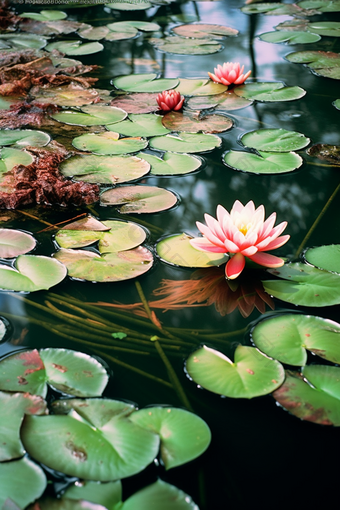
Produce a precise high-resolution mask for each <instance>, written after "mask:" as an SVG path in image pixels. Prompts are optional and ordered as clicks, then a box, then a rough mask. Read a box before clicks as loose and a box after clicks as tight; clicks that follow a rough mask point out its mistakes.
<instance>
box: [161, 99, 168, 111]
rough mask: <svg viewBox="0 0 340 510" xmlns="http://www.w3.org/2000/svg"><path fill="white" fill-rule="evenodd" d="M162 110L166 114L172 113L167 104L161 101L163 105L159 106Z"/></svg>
mask: <svg viewBox="0 0 340 510" xmlns="http://www.w3.org/2000/svg"><path fill="white" fill-rule="evenodd" d="M159 106H160V107H161V108H162V110H164V111H165V112H167V111H170V108H169V107H168V105H167V104H166V103H163V101H161V104H160V105H159Z"/></svg>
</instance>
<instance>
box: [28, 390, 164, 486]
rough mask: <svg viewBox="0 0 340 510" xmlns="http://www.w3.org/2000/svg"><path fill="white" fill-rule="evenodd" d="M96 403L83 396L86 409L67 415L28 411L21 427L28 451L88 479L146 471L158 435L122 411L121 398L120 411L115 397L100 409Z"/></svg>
mask: <svg viewBox="0 0 340 510" xmlns="http://www.w3.org/2000/svg"><path fill="white" fill-rule="evenodd" d="M97 402H98V401H97V400H96V399H94V400H92V401H90V400H86V401H83V409H82V408H81V407H80V410H79V411H76V410H74V409H72V410H71V411H70V412H69V414H68V415H58V414H56V415H50V416H41V417H39V418H40V419H39V420H35V419H34V418H35V417H33V416H28V417H27V420H25V423H24V425H23V427H22V430H21V434H22V441H23V444H24V447H25V448H26V450H27V451H28V453H29V454H30V455H31V456H32V457H33V458H35V459H36V460H38V461H39V462H43V463H44V464H45V465H46V466H48V467H49V468H52V469H54V470H57V471H61V472H63V473H65V474H67V475H70V476H76V477H78V478H82V479H85V480H99V481H110V480H117V479H121V478H125V477H127V476H132V475H134V474H136V473H139V472H140V471H142V470H143V469H144V468H145V467H146V466H147V465H148V464H150V463H151V462H152V461H153V460H154V458H155V457H156V455H157V452H158V448H159V437H158V435H156V434H154V433H152V432H150V431H148V430H146V429H145V428H142V427H139V426H138V425H136V424H135V423H133V422H132V421H130V420H129V418H128V416H127V417H125V416H124V414H122V412H119V410H120V409H121V403H120V402H118V412H117V413H116V415H114V414H113V413H112V411H111V408H112V406H113V403H114V401H108V400H105V399H101V400H100V405H101V409H99V408H98V405H97ZM106 402H108V407H107V405H106ZM92 406H95V408H96V409H97V417H95V416H94V415H93V412H92V411H91V408H92ZM84 407H85V408H84ZM105 411H106V414H105ZM98 413H100V414H98Z"/></svg>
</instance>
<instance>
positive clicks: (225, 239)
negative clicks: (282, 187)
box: [190, 200, 290, 279]
mask: <svg viewBox="0 0 340 510" xmlns="http://www.w3.org/2000/svg"><path fill="white" fill-rule="evenodd" d="M264 215H265V210H264V206H263V205H260V207H258V208H257V209H255V205H254V202H253V201H250V202H248V203H247V204H246V205H245V206H244V205H243V204H241V202H239V201H238V200H236V202H235V203H234V205H233V207H232V208H231V211H230V213H229V212H228V211H227V210H226V209H225V208H224V207H222V206H221V205H219V206H218V207H217V220H216V219H215V218H213V217H212V216H210V215H209V214H205V215H204V218H205V221H206V223H207V224H206V225H203V223H200V222H199V221H198V222H197V223H196V224H197V227H198V229H199V230H200V232H201V233H202V234H203V236H204V237H196V238H194V239H191V241H190V243H191V244H192V246H193V247H194V248H196V249H197V250H200V251H210V252H214V253H229V254H231V255H233V256H232V257H231V258H230V259H229V260H228V262H227V265H226V269H225V274H226V277H227V278H228V279H234V278H237V277H238V276H239V274H241V272H242V270H243V268H244V266H245V262H246V261H245V257H248V258H249V259H250V260H252V261H253V262H256V264H260V265H261V266H265V267H280V266H283V264H284V260H282V259H281V258H279V257H275V256H274V255H271V254H269V253H264V252H265V251H267V250H275V248H279V247H280V246H282V245H283V244H285V243H286V242H287V241H288V239H289V237H290V236H289V235H284V236H281V237H279V236H280V234H281V233H282V232H283V231H284V229H285V228H286V226H287V222H286V221H284V222H282V223H280V224H279V225H277V226H276V227H274V223H275V220H276V213H273V214H271V215H270V216H269V218H268V219H267V220H266V221H264Z"/></svg>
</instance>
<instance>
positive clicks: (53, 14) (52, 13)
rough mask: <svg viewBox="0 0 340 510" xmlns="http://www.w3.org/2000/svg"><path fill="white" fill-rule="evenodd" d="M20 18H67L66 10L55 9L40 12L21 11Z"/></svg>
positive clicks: (45, 19) (52, 19)
mask: <svg viewBox="0 0 340 510" xmlns="http://www.w3.org/2000/svg"><path fill="white" fill-rule="evenodd" d="M20 18H30V19H36V20H38V21H56V20H60V19H65V18H67V14H66V12H63V11H56V10H52V9H51V10H48V11H47V10H42V11H40V12H23V13H21V14H20Z"/></svg>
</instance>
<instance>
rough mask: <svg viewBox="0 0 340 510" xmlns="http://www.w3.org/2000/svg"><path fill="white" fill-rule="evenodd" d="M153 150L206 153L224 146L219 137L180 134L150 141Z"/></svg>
mask: <svg viewBox="0 0 340 510" xmlns="http://www.w3.org/2000/svg"><path fill="white" fill-rule="evenodd" d="M149 145H150V147H151V148H152V149H158V150H161V151H171V152H180V153H192V152H206V151H211V150H213V149H215V148H217V147H220V146H221V145H222V140H221V138H220V137H219V136H217V135H212V134H200V133H194V134H192V133H181V132H180V133H178V135H177V136H174V135H165V136H155V137H153V138H151V139H150V140H149Z"/></svg>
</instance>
